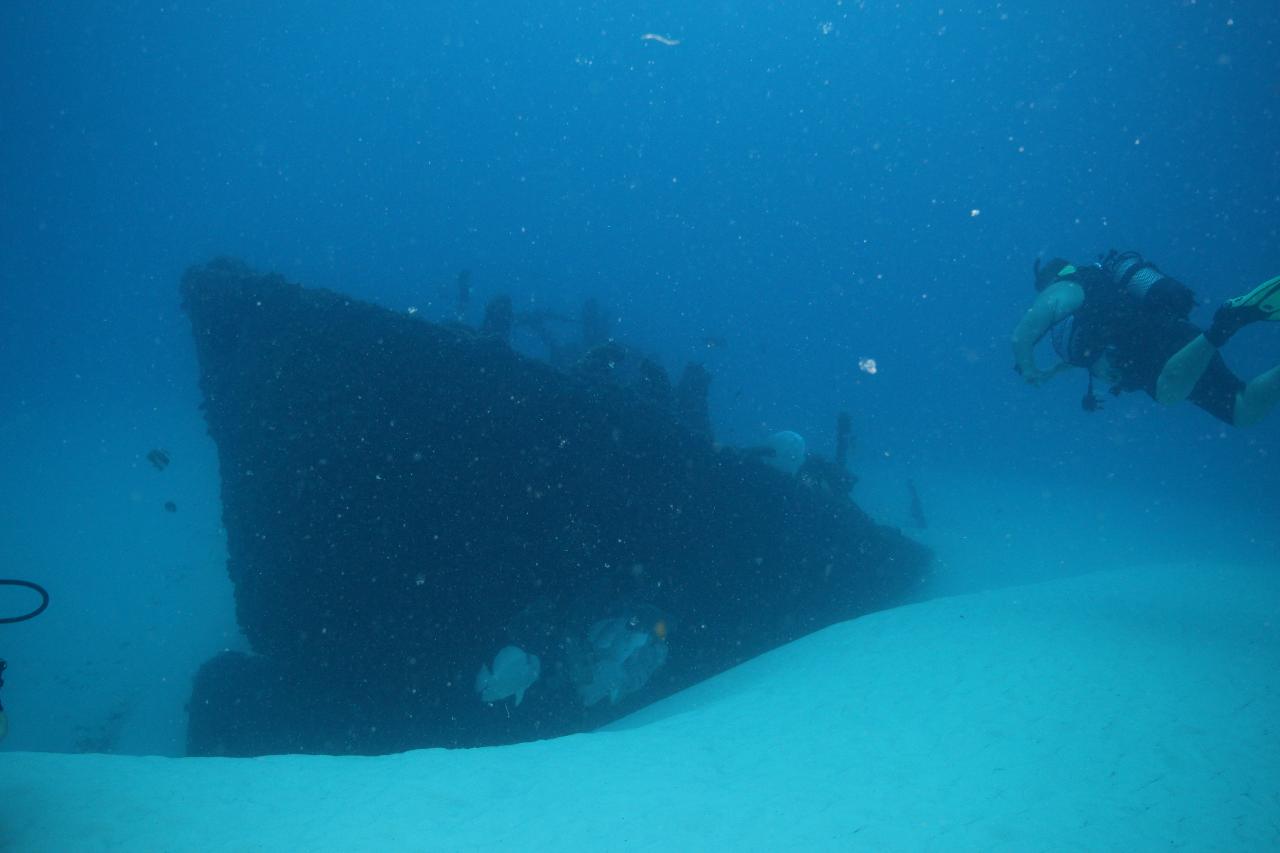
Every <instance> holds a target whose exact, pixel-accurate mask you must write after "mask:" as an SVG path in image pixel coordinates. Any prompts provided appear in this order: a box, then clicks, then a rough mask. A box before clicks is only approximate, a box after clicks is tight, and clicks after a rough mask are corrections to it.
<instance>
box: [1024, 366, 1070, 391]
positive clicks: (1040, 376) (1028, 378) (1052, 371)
mask: <svg viewBox="0 0 1280 853" xmlns="http://www.w3.org/2000/svg"><path fill="white" fill-rule="evenodd" d="M1013 369H1014V370H1016V371H1018V373H1019V374H1020V375H1021V376H1022V381H1023V382H1026V383H1027V384H1028V385H1030V386H1032V387H1033V388H1039V387H1040V386H1041V385H1043V384H1045V383H1046V382H1048V381H1049V380H1050V379H1052V378H1053V377H1055V376H1057V375H1058V374H1059V373H1061V372H1062V371H1064V370H1069V369H1071V365H1069V364H1067V363H1066V362H1063V361H1060V362H1058V363H1057V364H1055V365H1054V366H1053V367H1051V368H1049V369H1048V370H1041V369H1040V368H1038V367H1036V366H1035V365H1034V364H1033V365H1031V366H1030V367H1025V368H1024V367H1022V366H1020V365H1015V366H1014V368H1013Z"/></svg>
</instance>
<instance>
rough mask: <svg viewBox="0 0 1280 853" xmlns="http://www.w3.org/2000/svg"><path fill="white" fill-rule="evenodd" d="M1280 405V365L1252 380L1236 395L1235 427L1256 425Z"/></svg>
mask: <svg viewBox="0 0 1280 853" xmlns="http://www.w3.org/2000/svg"><path fill="white" fill-rule="evenodd" d="M1276 403H1280V364H1277V365H1276V366H1275V367H1273V368H1271V369H1270V370H1268V371H1267V372H1266V373H1263V374H1262V375H1260V376H1257V377H1255V378H1254V380H1253V381H1252V382H1250V383H1249V384H1248V385H1246V386H1244V390H1242V391H1241V392H1240V393H1239V394H1237V395H1236V410H1235V422H1236V426H1249V425H1250V424H1256V423H1257V422H1258V421H1260V420H1262V419H1263V418H1264V417H1266V415H1267V412H1269V411H1271V410H1272V409H1273V408H1275V405H1276Z"/></svg>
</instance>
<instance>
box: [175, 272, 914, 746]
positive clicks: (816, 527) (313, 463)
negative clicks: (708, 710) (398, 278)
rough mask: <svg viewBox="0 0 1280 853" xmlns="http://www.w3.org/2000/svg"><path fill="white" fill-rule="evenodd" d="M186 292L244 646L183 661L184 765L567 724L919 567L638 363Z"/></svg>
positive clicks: (764, 640) (391, 318) (291, 299)
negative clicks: (732, 442) (190, 667)
mask: <svg viewBox="0 0 1280 853" xmlns="http://www.w3.org/2000/svg"><path fill="white" fill-rule="evenodd" d="M182 288H183V299H184V305H185V308H186V311H187V313H188V314H189V316H190V319H191V323H192V328H193V332H194V334H195V340H196V346H197V352H198V357H199V367H200V387H201V390H202V393H203V396H204V412H205V417H206V420H207V423H208V428H209V433H210V435H211V436H212V438H213V440H214V442H215V444H216V445H217V449H218V458H219V465H220V475H221V481H222V510H223V523H224V526H225V529H226V535H227V546H228V554H229V556H228V571H229V573H230V577H231V580H232V582H233V584H234V588H235V597H236V613H237V618H238V620H239V623H240V626H241V628H242V630H243V631H244V634H245V636H246V637H247V638H248V640H249V643H250V645H251V647H252V649H253V653H252V654H241V653H235V652H227V653H223V654H221V655H219V656H217V657H215V658H214V659H212V660H210V661H209V662H207V663H206V664H205V666H204V667H203V668H202V669H201V670H200V672H199V674H198V676H197V678H196V682H195V686H194V690H193V695H192V698H191V703H190V723H189V729H188V751H189V752H191V753H192V754H201V755H249V754H261V753H269V752H299V751H302V752H336V753H347V752H358V753H371V752H387V751H396V750H402V749H408V748H414V747H424V746H475V745H484V744H500V743H508V742H513V741H518V740H525V739H532V738H538V737H548V736H554V735H560V734H566V733H570V732H576V731H583V730H586V729H590V728H593V727H596V726H598V725H601V724H603V723H606V722H608V721H610V720H613V719H616V718H618V717H620V716H622V715H623V714H625V713H627V712H629V711H632V710H634V709H635V708H637V707H639V706H640V705H643V704H646V703H648V702H652V701H653V700H655V699H657V698H660V697H662V696H665V695H668V694H670V693H672V692H674V691H676V690H679V689H681V688H683V687H686V686H688V685H690V684H692V683H694V682H696V681H698V680H700V679H703V678H706V677H708V676H710V675H713V674H715V673H717V672H720V671H723V670H725V669H727V668H728V667H731V666H733V665H734V664H736V663H739V662H741V661H742V660H744V659H746V658H748V657H751V656H753V655H756V654H759V653H761V652H763V651H765V650H767V649H769V648H772V647H775V646H777V645H779V644H781V643H784V642H787V641H789V640H791V639H794V638H796V637H799V636H801V635H803V634H806V633H808V632H810V631H813V630H815V629H817V628H820V627H823V626H824V625H827V624H830V623H832V622H834V621H838V620H842V619H848V618H851V617H853V616H856V615H858V614H861V613H865V612H868V611H871V610H875V609H879V608H883V607H886V606H891V605H893V604H895V603H898V602H900V601H903V600H905V599H906V598H907V597H908V596H910V595H911V594H912V592H913V590H915V589H916V588H918V585H919V583H920V581H921V579H922V578H923V576H924V575H925V573H926V571H927V567H928V563H929V559H930V558H929V554H928V552H927V550H926V549H924V548H923V547H921V546H920V545H918V544H916V543H914V542H912V541H910V540H908V539H906V538H905V537H903V536H902V535H901V534H899V533H898V532H897V531H896V530H893V529H891V528H886V527H883V526H880V525H877V524H875V523H874V522H872V521H871V520H870V519H869V518H868V517H867V516H866V515H865V514H864V513H863V512H862V511H861V510H860V509H859V508H858V507H857V506H856V505H855V504H854V503H853V502H852V500H851V499H850V498H849V497H848V496H847V494H844V493H843V492H844V491H845V490H843V489H839V488H834V489H833V488H831V487H830V486H829V485H828V481H827V480H826V479H824V478H822V477H815V476H808V475H806V470H805V469H802V471H801V473H800V475H798V476H791V475H787V474H784V473H782V472H780V471H778V470H775V469H774V468H773V467H770V466H769V465H767V464H765V463H764V462H762V461H761V460H760V459H759V458H758V455H757V454H753V453H750V452H745V451H740V450H735V449H731V448H723V447H717V446H715V445H714V444H713V442H712V441H711V439H710V437H709V436H708V435H707V434H706V430H705V428H703V427H701V426H700V425H699V424H697V423H696V422H695V421H696V419H693V420H691V419H690V418H689V417H688V416H687V415H688V411H689V410H690V406H689V401H688V400H687V399H682V393H681V392H682V389H683V388H684V386H685V385H686V383H684V382H682V383H680V384H679V386H678V387H673V386H672V384H671V383H669V382H666V381H665V374H662V373H661V372H660V370H657V371H655V370H654V369H653V365H651V364H649V365H648V369H641V370H639V371H637V372H636V375H638V377H639V379H637V380H635V381H630V382H627V383H622V382H619V381H617V379H616V377H613V376H611V375H609V373H608V371H607V370H605V371H603V372H602V371H601V370H597V369H594V368H593V367H592V362H591V359H590V356H589V354H588V357H587V358H585V359H584V360H583V363H582V365H583V366H582V369H566V368H564V367H562V366H556V367H553V366H551V365H550V364H548V363H546V362H544V361H542V360H539V359H535V358H530V357H527V356H524V355H521V354H519V353H517V352H515V351H514V350H513V349H512V348H511V347H510V346H509V345H508V344H507V342H506V341H505V340H504V339H503V337H502V336H500V335H492V334H483V333H481V332H478V331H474V330H471V329H468V328H466V327H462V326H458V325H441V324H436V323H431V322H427V321H425V320H422V319H420V318H417V317H414V316H409V315H407V314H401V313H396V312H393V311H390V310H387V309H384V308H380V307H377V306H374V305H370V304H365V303H362V302H359V301H356V300H353V299H349V298H346V297H343V296H341V295H339V294H336V293H333V292H330V291H324V290H312V289H306V288H303V287H300V286H297V285H294V284H290V283H288V282H286V281H285V280H283V279H282V278H280V277H278V276H272V275H257V274H255V273H253V272H252V271H250V270H249V269H248V268H246V267H245V266H243V265H242V264H239V263H237V262H234V261H225V260H223V261H215V262H213V263H211V264H208V265H205V266H201V267H196V268H193V269H191V270H190V271H188V273H187V275H186V276H185V278H184V281H183V285H182ZM610 363H612V362H610ZM696 375H697V374H695V376H696ZM692 385H693V386H698V385H701V387H702V390H703V392H704V393H705V382H701V383H699V382H698V381H696V380H695V381H694V382H693V383H692ZM704 402H705V401H704ZM693 408H694V409H695V410H696V409H697V406H696V405H694V406H693ZM829 465H830V463H827V466H828V467H829ZM813 470H815V471H820V470H826V469H824V468H822V467H821V466H816V467H815V468H814V469H813ZM509 648H510V649H511V650H510V651H508V649H509ZM482 667H485V669H484V670H482V669H481V668H482ZM486 698H487V699H489V701H485V700H486Z"/></svg>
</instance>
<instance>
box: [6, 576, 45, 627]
mask: <svg viewBox="0 0 1280 853" xmlns="http://www.w3.org/2000/svg"><path fill="white" fill-rule="evenodd" d="M0 586H25V587H26V588H27V589H33V590H35V591H36V593H37V594H38V595H39V596H40V606H39V607H37V608H36V609H35V610H32V611H31V612H30V613H24V614H23V615H21V616H0V625H9V624H12V623H14V622H26V621H27V620H28V619H34V618H36V617H37V616H39V615H40V614H41V613H43V612H44V609H45V608H46V607H48V606H49V591H48V590H46V589H45V588H44V587H42V586H40V584H38V583H32V582H31V581H20V580H6V579H4V578H0Z"/></svg>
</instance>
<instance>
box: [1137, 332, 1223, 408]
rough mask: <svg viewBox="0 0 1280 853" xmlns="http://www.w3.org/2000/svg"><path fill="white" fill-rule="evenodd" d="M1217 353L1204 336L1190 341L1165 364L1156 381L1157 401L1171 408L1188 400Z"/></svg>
mask: <svg viewBox="0 0 1280 853" xmlns="http://www.w3.org/2000/svg"><path fill="white" fill-rule="evenodd" d="M1217 352H1218V351H1217V350H1216V349H1214V346H1213V344H1211V343H1209V342H1208V341H1207V340H1205V337H1204V335H1196V336H1195V337H1194V338H1192V339H1191V340H1190V341H1188V342H1187V344H1186V345H1185V346H1184V347H1183V348H1182V349H1180V350H1178V351H1177V352H1175V353H1174V354H1173V355H1171V356H1169V360H1168V361H1166V362H1165V363H1164V367H1163V368H1162V369H1161V371H1160V376H1159V377H1158V378H1157V379H1156V393H1155V394H1154V396H1155V398H1156V400H1157V401H1158V402H1160V403H1162V404H1164V405H1166V406H1170V405H1173V404H1174V403H1180V402H1182V401H1183V400H1185V399H1187V395H1188V394H1190V393H1191V389H1192V388H1194V387H1196V383H1197V382H1199V381H1200V377H1201V376H1203V375H1204V370H1205V368H1206V367H1208V366H1209V362H1211V361H1213V357H1214V355H1216V354H1217ZM1149 375H1150V374H1148V376H1149Z"/></svg>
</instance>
